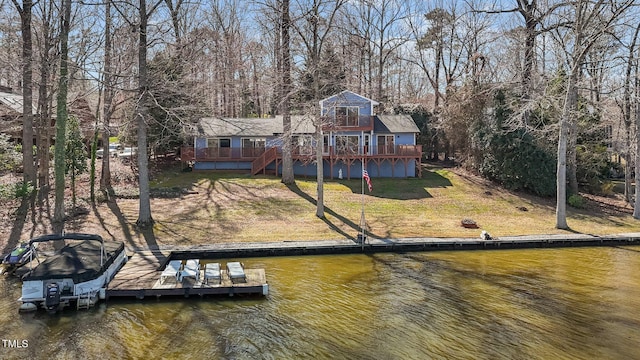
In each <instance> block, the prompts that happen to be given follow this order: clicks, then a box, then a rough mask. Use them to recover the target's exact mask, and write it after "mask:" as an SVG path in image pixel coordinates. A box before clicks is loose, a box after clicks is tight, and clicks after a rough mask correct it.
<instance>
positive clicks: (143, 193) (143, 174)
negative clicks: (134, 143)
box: [136, 0, 162, 229]
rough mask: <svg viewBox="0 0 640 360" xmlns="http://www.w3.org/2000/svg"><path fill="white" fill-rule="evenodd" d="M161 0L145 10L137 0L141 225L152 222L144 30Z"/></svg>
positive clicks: (148, 96) (148, 97)
mask: <svg viewBox="0 0 640 360" xmlns="http://www.w3.org/2000/svg"><path fill="white" fill-rule="evenodd" d="M161 2H162V1H161V0H160V1H158V2H156V3H155V4H153V5H152V6H151V8H150V9H149V11H147V0H140V2H139V8H138V11H139V12H138V15H139V21H140V23H139V24H138V36H139V40H138V101H137V102H136V119H137V127H138V188H139V191H140V202H139V208H138V220H137V221H136V224H137V225H138V226H139V227H140V228H143V229H144V228H148V227H150V226H151V225H152V224H153V218H152V217H151V194H150V189H149V156H148V153H147V120H148V118H149V116H150V115H149V106H150V100H151V99H150V94H149V76H148V72H147V71H148V67H147V50H148V45H149V44H148V42H147V31H148V23H149V17H150V16H151V14H153V12H154V11H155V10H156V9H157V7H158V6H159V5H160V4H161Z"/></svg>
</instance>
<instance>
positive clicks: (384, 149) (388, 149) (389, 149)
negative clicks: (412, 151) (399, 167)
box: [378, 135, 395, 155]
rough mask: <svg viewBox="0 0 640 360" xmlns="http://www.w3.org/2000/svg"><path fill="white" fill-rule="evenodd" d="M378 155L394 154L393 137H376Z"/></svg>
mask: <svg viewBox="0 0 640 360" xmlns="http://www.w3.org/2000/svg"><path fill="white" fill-rule="evenodd" d="M378 154H379V155H388V154H395V144H394V136H393V135H378Z"/></svg>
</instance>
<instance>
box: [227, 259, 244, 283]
mask: <svg viewBox="0 0 640 360" xmlns="http://www.w3.org/2000/svg"><path fill="white" fill-rule="evenodd" d="M227 274H228V275H229V279H230V280H231V282H234V283H235V282H246V281H247V277H246V276H245V274H244V267H243V266H242V264H241V263H239V262H237V261H236V262H230V263H227Z"/></svg>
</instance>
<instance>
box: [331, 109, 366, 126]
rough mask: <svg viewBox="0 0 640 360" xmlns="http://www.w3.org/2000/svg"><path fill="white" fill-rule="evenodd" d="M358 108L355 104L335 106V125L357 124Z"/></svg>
mask: <svg viewBox="0 0 640 360" xmlns="http://www.w3.org/2000/svg"><path fill="white" fill-rule="evenodd" d="M359 112H360V108H359V107H357V106H336V109H335V114H336V125H337V126H358V115H359Z"/></svg>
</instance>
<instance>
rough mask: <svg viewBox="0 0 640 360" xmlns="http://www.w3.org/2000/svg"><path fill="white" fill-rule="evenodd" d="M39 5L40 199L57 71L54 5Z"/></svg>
mask: <svg viewBox="0 0 640 360" xmlns="http://www.w3.org/2000/svg"><path fill="white" fill-rule="evenodd" d="M38 5H39V8H40V20H41V25H40V36H39V37H37V38H36V41H37V42H39V46H38V49H39V51H40V56H39V57H40V82H39V84H38V106H37V108H38V122H37V125H38V126H37V130H38V131H37V132H38V133H37V138H36V147H37V149H38V152H37V153H38V186H39V189H40V190H39V192H38V196H39V198H40V199H41V200H42V199H44V197H46V196H47V195H48V193H49V157H50V150H49V147H50V145H51V142H50V138H51V133H50V129H51V125H50V124H51V117H52V116H51V107H50V106H49V104H50V102H51V91H50V86H49V84H50V81H53V79H52V78H53V77H54V75H55V74H56V71H55V66H54V63H55V54H54V52H55V51H54V50H55V47H56V38H55V25H54V24H53V22H54V21H53V20H54V19H55V15H56V13H55V11H54V10H55V9H54V6H53V4H52V3H50V2H47V1H40V2H38Z"/></svg>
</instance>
